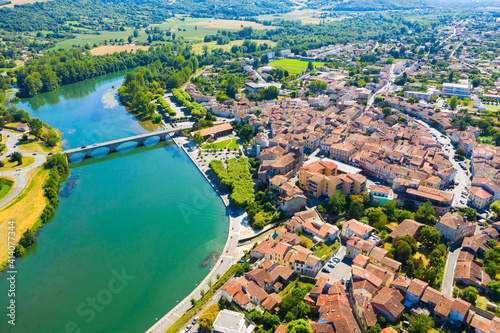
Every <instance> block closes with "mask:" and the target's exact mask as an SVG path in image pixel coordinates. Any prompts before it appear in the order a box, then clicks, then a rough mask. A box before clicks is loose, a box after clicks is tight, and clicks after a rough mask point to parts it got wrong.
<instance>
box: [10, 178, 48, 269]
mask: <svg viewBox="0 0 500 333" xmlns="http://www.w3.org/2000/svg"><path fill="white" fill-rule="evenodd" d="M48 174H49V170H45V169H43V168H42V169H40V170H38V169H34V170H32V171H30V175H29V178H30V181H29V185H28V186H26V188H25V189H24V190H23V191H22V192H21V194H20V195H19V197H18V198H17V199H16V200H15V201H13V202H10V203H9V205H8V206H7V207H5V208H3V209H2V210H0V221H2V224H0V239H7V233H8V231H9V228H8V223H9V222H10V221H15V222H16V224H15V226H16V235H15V242H16V244H17V243H18V242H19V240H20V239H21V236H22V234H23V233H24V232H25V231H26V230H28V229H31V228H33V226H35V225H36V223H37V221H38V220H39V218H40V215H42V212H43V210H44V208H45V206H46V205H47V198H46V197H45V194H44V192H43V183H44V182H45V178H46V177H47V175H48ZM7 243H8V242H0V262H1V263H2V266H1V267H0V268H1V269H0V272H1V271H2V270H3V268H4V267H5V264H6V262H7V259H8V244H7Z"/></svg>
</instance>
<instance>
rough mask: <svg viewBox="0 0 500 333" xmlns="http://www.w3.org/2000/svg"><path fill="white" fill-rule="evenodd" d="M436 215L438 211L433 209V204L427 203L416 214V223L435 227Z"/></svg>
mask: <svg viewBox="0 0 500 333" xmlns="http://www.w3.org/2000/svg"><path fill="white" fill-rule="evenodd" d="M434 214H436V211H435V210H434V208H432V207H431V203H430V202H428V201H427V202H426V203H424V204H423V205H422V206H420V207H418V210H417V212H416V213H415V221H418V222H420V223H423V224H427V225H434V221H435V220H436V216H435V215H434Z"/></svg>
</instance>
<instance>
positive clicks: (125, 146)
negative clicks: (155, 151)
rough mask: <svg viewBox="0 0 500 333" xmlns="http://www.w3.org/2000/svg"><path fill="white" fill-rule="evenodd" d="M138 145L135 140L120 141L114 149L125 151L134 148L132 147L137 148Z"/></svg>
mask: <svg viewBox="0 0 500 333" xmlns="http://www.w3.org/2000/svg"><path fill="white" fill-rule="evenodd" d="M138 145H139V142H136V141H127V142H123V143H120V145H119V146H118V147H116V151H118V152H127V151H130V150H132V149H134V148H137V146H138Z"/></svg>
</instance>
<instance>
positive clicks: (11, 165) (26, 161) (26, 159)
mask: <svg viewBox="0 0 500 333" xmlns="http://www.w3.org/2000/svg"><path fill="white" fill-rule="evenodd" d="M2 162H3V163H4V166H3V167H2V168H0V171H12V170H16V169H18V168H25V167H27V166H29V165H31V164H33V163H34V162H35V158H34V157H33V156H23V164H22V165H18V164H17V162H10V161H9V159H8V158H5V159H3V160H2Z"/></svg>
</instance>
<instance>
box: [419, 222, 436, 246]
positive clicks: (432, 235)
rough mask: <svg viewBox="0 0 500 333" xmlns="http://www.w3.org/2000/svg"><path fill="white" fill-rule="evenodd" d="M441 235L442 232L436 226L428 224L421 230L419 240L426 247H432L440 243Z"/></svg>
mask: <svg viewBox="0 0 500 333" xmlns="http://www.w3.org/2000/svg"><path fill="white" fill-rule="evenodd" d="M439 237H440V234H439V231H437V230H436V228H434V227H431V226H428V225H426V226H424V227H423V228H422V230H421V231H420V238H419V239H418V240H419V241H420V243H422V245H423V246H424V247H425V248H427V249H431V248H433V247H435V246H437V245H438V244H439Z"/></svg>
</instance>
